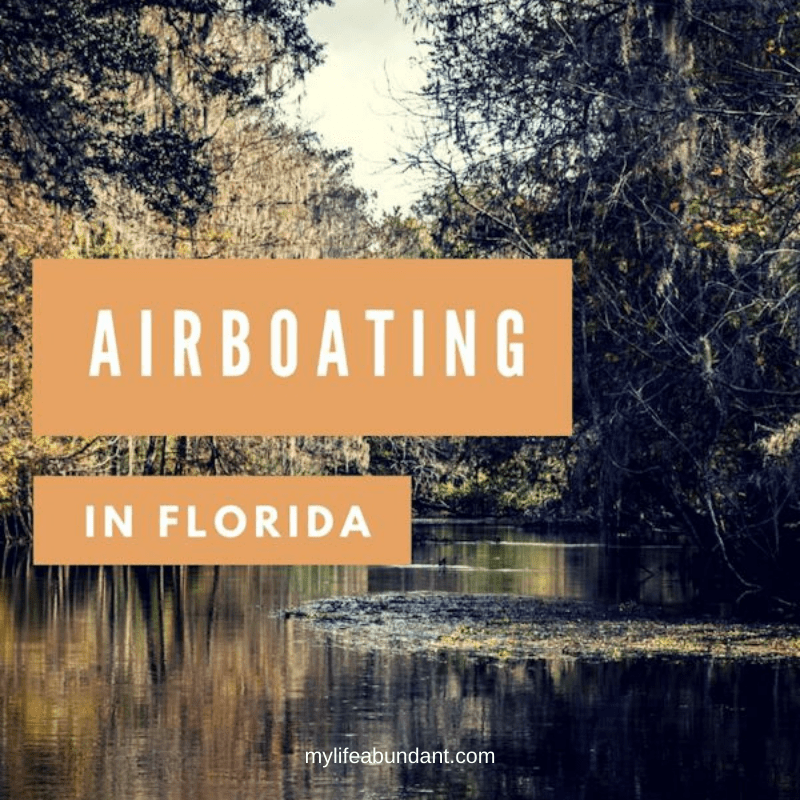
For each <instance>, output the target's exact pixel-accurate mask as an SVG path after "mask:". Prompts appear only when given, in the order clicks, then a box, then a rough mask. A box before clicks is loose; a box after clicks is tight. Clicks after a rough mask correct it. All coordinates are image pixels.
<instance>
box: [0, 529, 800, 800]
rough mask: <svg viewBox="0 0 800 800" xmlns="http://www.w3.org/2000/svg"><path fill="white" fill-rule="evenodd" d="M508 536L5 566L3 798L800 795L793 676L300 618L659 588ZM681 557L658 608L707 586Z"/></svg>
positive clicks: (589, 559) (798, 700) (799, 697)
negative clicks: (354, 600) (323, 763)
mask: <svg viewBox="0 0 800 800" xmlns="http://www.w3.org/2000/svg"><path fill="white" fill-rule="evenodd" d="M486 533H487V532H486V531H484V535H483V538H482V539H481V538H480V532H479V531H477V530H476V529H472V532H471V533H470V534H469V536H465V535H464V533H463V532H461V531H455V530H450V531H446V532H442V536H437V541H436V542H433V543H429V544H425V545H420V549H418V550H417V551H416V556H415V557H417V558H420V559H422V558H425V559H427V560H428V562H429V566H428V567H427V568H426V567H425V566H419V567H416V568H411V569H402V570H391V569H383V570H366V569H363V568H341V567H338V568H335V567H328V568H326V567H297V568H198V569H177V568H174V569H173V568H165V569H152V570H151V569H133V568H122V567H114V568H107V569H74V568H73V569H67V568H58V569H34V568H32V566H31V564H30V559H29V557H28V555H27V554H23V555H22V557H21V558H13V557H7V558H6V560H5V561H4V566H3V573H2V577H0V798H3V799H4V798H15V799H16V800H33V799H34V798H52V797H59V798H66V800H71V799H72V798H76V799H77V798H106V797H108V798H111V797H142V798H164V799H165V800H173V799H177V798H199V800H205V799H206V798H208V800H211V798H215V799H216V798H219V797H226V798H227V797H230V798H241V799H242V800H250V799H251V798H252V799H253V800H255V798H259V800H263V798H265V797H276V798H284V799H285V800H291V799H292V798H299V797H303V798H306V797H311V798H319V799H320V800H327V798H339V797H359V798H361V797H364V798H389V797H409V798H413V797H425V798H477V797H497V798H534V797H535V798H544V797H558V798H560V799H562V798H563V799H565V800H571V799H572V798H593V797H598V798H601V797H602V798H617V797H619V798H631V797H647V798H661V797H664V798H667V797H669V798H670V800H672V799H673V798H674V797H675V796H683V797H684V798H707V799H708V798H711V799H712V800H716V799H717V798H720V800H721V798H725V800H728V799H729V798H732V797H733V798H735V797H748V798H750V797H758V798H765V799H766V800H770V799H771V798H790V797H792V798H793V797H796V796H797V794H798V788H800V787H798V775H800V763H798V760H799V759H800V713H798V712H800V708H798V706H800V691H799V690H800V685H798V672H797V670H796V668H795V667H793V666H789V665H780V664H779V665H774V664H773V665H763V664H762V665H759V664H744V665H742V664H738V665H733V664H730V663H726V662H722V661H713V660H704V661H692V660H687V661H686V662H684V663H678V662H674V661H673V662H665V661H661V660H634V661H630V662H616V663H607V664H603V663H587V662H577V661H574V660H554V661H536V662H531V663H528V664H518V665H513V666H509V665H506V666H503V665H492V664H487V663H476V662H474V661H469V660H467V659H464V658H463V657H461V656H458V655H452V656H444V655H436V654H434V655H432V656H409V655H403V654H392V653H386V652H363V651H357V650H352V649H349V648H347V647H346V646H343V645H342V644H341V642H340V640H338V639H331V638H330V637H329V636H328V635H327V634H325V633H321V632H318V631H315V630H313V629H311V628H310V627H309V626H308V625H306V624H305V623H303V621H302V620H296V619H285V618H284V615H283V614H282V613H281V612H282V610H283V609H286V608H288V607H292V606H294V605H297V604H299V603H301V602H303V601H305V600H309V599H312V598H316V597H326V596H330V595H334V594H355V593H362V592H365V591H367V590H383V589H385V588H388V587H387V584H388V583H391V582H392V581H395V582H401V583H404V585H405V584H408V585H409V586H411V585H413V588H423V587H422V586H419V585H418V584H416V583H414V582H415V581H422V582H424V581H429V582H430V584H429V586H426V587H424V588H437V589H443V588H448V589H452V590H458V591H464V590H473V591H520V592H526V593H530V594H543V595H544V594H547V593H548V592H550V593H553V592H556V593H559V592H563V593H565V595H566V596H573V597H585V598H592V597H617V596H620V597H621V596H622V594H626V593H629V591H630V586H634V585H639V586H640V587H645V586H646V585H647V583H648V581H647V580H642V578H643V577H646V574H644V573H643V571H642V568H641V565H633V564H630V565H624V564H623V565H622V567H620V565H619V564H618V562H616V561H615V558H617V556H615V555H614V554H609V553H608V552H607V551H605V550H604V549H601V548H596V547H577V546H568V547H561V548H556V547H551V548H550V549H549V550H548V548H547V547H546V546H545V545H544V544H529V542H530V539H526V538H525V537H524V536H522V535H521V534H518V533H517V532H509V531H496V530H494V531H491V532H489V535H488V536H487V535H486ZM498 540H499V541H498ZM572 544H573V545H574V544H576V543H572ZM526 554H527V555H526ZM625 557H626V558H628V557H629V555H626V556H625ZM675 557H676V554H675V553H673V552H663V553H661V554H656V553H647V554H646V558H647V559H650V560H649V561H647V562H646V563H647V564H648V566H647V567H646V570H650V571H653V572H654V573H655V572H657V570H659V569H660V570H662V573H663V574H662V575H661V577H660V578H659V579H658V581H657V583H658V586H659V587H660V588H659V589H658V590H657V591H656V592H654V597H656V598H657V599H656V600H655V602H667V599H666V598H671V597H673V595H672V594H670V593H669V592H672V591H675V592H677V591H678V589H674V590H673V589H669V592H667V591H666V590H665V588H664V587H671V586H672V585H673V584H672V583H671V582H670V581H673V580H675V581H677V583H676V584H675V585H676V586H678V587H679V588H680V590H681V591H684V592H685V591H686V590H687V588H689V589H690V588H691V587H690V586H688V587H687V586H686V585H683V586H682V585H681V581H680V580H678V579H675V578H674V575H673V571H671V570H670V571H668V570H666V569H663V568H664V567H665V565H666V564H668V563H671V560H674V558H675ZM442 558H445V559H447V561H446V563H445V564H443V565H441V566H440V565H439V561H440V559H442ZM450 559H452V561H451V560H450ZM470 559H475V560H474V561H472V564H473V565H474V569H473V570H469V569H467V567H469V566H470ZM617 568H624V569H628V572H629V573H630V575H629V577H631V578H632V579H635V580H632V581H627V582H625V581H622V580H621V579H619V578H617V577H615V576H614V571H615V570H616V569H617ZM548 575H549V578H548ZM665 576H667V577H665ZM670 576H671V577H670ZM668 578H669V579H668ZM548 581H549V582H548ZM623 583H624V584H625V585H624V586H623ZM503 587H508V588H503ZM646 591H650V590H649V589H648V590H646ZM620 592H622V594H620ZM562 596H563V595H562ZM675 596H677V595H675ZM341 747H350V748H352V749H357V750H371V749H372V748H377V749H378V750H387V751H390V750H398V749H400V750H413V749H414V748H420V749H425V750H444V749H448V750H449V751H450V752H452V753H454V752H456V751H469V750H475V751H485V750H491V751H494V753H495V758H496V761H495V764H494V765H493V766H488V767H477V766H457V765H452V766H449V767H442V766H440V765H423V764H406V765H388V766H387V765H383V766H362V765H351V764H339V765H335V766H334V765H331V766H330V767H329V768H328V769H323V768H322V767H320V766H312V765H310V764H307V763H306V759H305V752H306V750H312V749H313V750H332V749H334V748H341Z"/></svg>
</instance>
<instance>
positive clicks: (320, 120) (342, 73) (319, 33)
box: [287, 0, 424, 211]
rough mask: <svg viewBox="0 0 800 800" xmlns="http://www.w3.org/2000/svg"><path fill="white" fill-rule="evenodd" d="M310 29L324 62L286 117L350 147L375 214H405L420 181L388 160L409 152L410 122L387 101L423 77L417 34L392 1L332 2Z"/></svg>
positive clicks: (335, 145) (329, 143)
mask: <svg viewBox="0 0 800 800" xmlns="http://www.w3.org/2000/svg"><path fill="white" fill-rule="evenodd" d="M308 26H309V30H310V31H311V35H312V36H313V37H314V39H315V40H317V41H319V42H323V43H324V44H325V64H323V65H322V66H321V67H317V68H316V69H315V70H313V71H312V72H311V74H310V75H309V76H308V77H307V78H306V80H305V86H304V87H303V88H302V89H301V91H300V94H299V95H298V94H297V93H295V94H294V95H293V97H292V99H291V100H290V101H289V103H288V105H287V111H288V112H289V115H290V118H293V119H295V120H299V121H302V122H303V123H304V124H305V125H306V126H308V127H309V128H311V129H312V130H314V131H316V132H317V133H319V134H320V135H321V138H322V143H323V145H325V146H326V147H329V148H332V149H339V148H350V149H352V151H353V161H354V172H353V180H354V183H355V184H356V185H357V186H360V187H361V188H363V189H366V190H367V191H368V192H373V191H376V192H377V193H378V198H377V208H378V209H379V210H382V211H391V210H392V209H393V208H394V206H395V205H399V206H400V207H401V208H402V209H404V210H408V207H409V205H410V204H411V203H412V202H413V201H414V199H416V197H417V196H418V195H419V194H420V193H421V191H422V189H423V184H422V181H421V179H420V177H419V176H418V175H414V174H408V173H407V174H405V175H404V174H402V173H401V172H400V169H399V168H398V167H396V166H394V167H393V166H391V165H390V163H389V160H390V159H391V158H392V157H393V156H397V155H398V151H402V150H403V149H404V148H405V149H409V148H410V146H411V144H410V139H409V137H408V134H409V132H410V130H411V125H412V121H411V117H410V115H408V114H406V113H405V112H404V110H403V107H402V104H401V103H399V102H398V101H397V99H392V97H393V96H394V97H395V98H402V97H403V95H404V94H405V93H408V92H411V91H414V90H415V89H417V88H419V87H420V86H421V84H422V81H423V79H424V70H423V68H422V67H421V66H420V64H419V61H420V60H421V58H422V49H421V48H418V47H417V46H416V45H415V41H414V40H415V36H416V34H414V33H413V32H412V30H411V28H410V27H407V26H405V25H403V23H402V22H401V21H400V19H399V17H398V15H397V11H396V9H395V5H394V2H393V0H389V2H384V0H335V5H334V6H332V7H328V6H325V7H322V8H319V9H316V10H315V11H314V12H312V14H311V15H310V16H309V18H308ZM415 60H416V62H417V63H416V65H415V63H414V62H415Z"/></svg>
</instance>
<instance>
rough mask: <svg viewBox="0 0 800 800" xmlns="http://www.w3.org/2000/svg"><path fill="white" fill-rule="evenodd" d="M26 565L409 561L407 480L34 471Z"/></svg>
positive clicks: (399, 562)
mask: <svg viewBox="0 0 800 800" xmlns="http://www.w3.org/2000/svg"><path fill="white" fill-rule="evenodd" d="M34 515H35V516H34V519H35V525H36V536H35V537H34V540H33V558H34V563H35V564H37V565H40V564H150V565H155V564H409V563H411V479H410V478H407V477H369V476H366V477H362V476H358V477H351V476H346V477H338V476H337V477H317V476H315V477H283V476H281V477H191V478H187V477H169V478H166V477H141V476H139V477H91V478H86V477H67V478H62V477H52V476H50V477H36V478H34Z"/></svg>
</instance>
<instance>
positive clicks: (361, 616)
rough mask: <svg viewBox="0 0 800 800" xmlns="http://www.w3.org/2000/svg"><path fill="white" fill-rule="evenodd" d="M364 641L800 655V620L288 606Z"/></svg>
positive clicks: (435, 648)
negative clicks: (775, 621)
mask: <svg viewBox="0 0 800 800" xmlns="http://www.w3.org/2000/svg"><path fill="white" fill-rule="evenodd" d="M287 616H288V617H291V618H299V619H302V620H304V621H305V622H307V623H308V624H313V625H315V626H319V627H320V628H322V629H325V630H327V631H330V632H331V633H332V634H333V635H335V636H337V637H338V638H340V639H341V640H342V641H343V643H347V644H351V645H353V646H356V647H368V648H391V649H393V650H402V651H407V652H419V651H428V652H432V653H436V652H442V651H460V652H463V653H466V654H470V655H475V656H482V657H488V658H494V659H510V660H521V659H531V658H554V657H575V658H591V659H603V660H617V659H623V658H632V657H648V656H652V657H656V656H657V657H672V658H687V657H713V658H728V659H747V660H757V661H775V660H782V659H800V625H789V624H770V623H767V624H750V623H739V622H731V621H724V620H723V621H719V620H708V619H687V618H680V619H675V618H666V617H663V616H659V615H657V614H655V613H652V612H650V611H648V610H647V609H643V608H641V607H639V606H635V605H632V604H631V605H628V604H623V605H621V606H612V607H610V608H603V607H599V606H597V605H595V604H589V603H581V602H576V601H552V600H539V599H536V598H530V597H512V596H505V595H463V594H436V593H429V592H410V593H406V594H377V595H366V596H361V597H337V598H330V599H326V600H318V601H315V602H312V603H307V604H305V605H303V606H300V607H298V608H295V609H292V610H291V611H289V612H287Z"/></svg>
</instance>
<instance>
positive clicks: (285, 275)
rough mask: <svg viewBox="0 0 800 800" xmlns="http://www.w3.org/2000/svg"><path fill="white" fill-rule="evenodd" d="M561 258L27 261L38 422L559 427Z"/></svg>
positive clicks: (62, 431) (564, 340)
mask: <svg viewBox="0 0 800 800" xmlns="http://www.w3.org/2000/svg"><path fill="white" fill-rule="evenodd" d="M571 287H572V277H571V265H570V262H569V261H544V260H543V261H536V260H477V261H476V260H471V261H459V260H447V261H444V260H416V261H404V260H366V261H336V260H321V261H266V260H264V261H224V260H220V261H180V260H140V261H136V260H119V261H117V260H56V261H37V262H35V265H34V334H33V345H34V346H33V356H34V372H33V424H34V433H35V434H37V435H47V434H51V435H79V436H94V435H102V434H122V433H126V434H154V435H155V434H162V435H163V434H186V435H202V434H208V433H215V434H219V435H246V434H264V435H268V434H291V435H294V434H296V435H312V434H318V435H369V434H374V435H498V436H502V435H569V434H570V433H571V430H572V358H571V356H572V321H571Z"/></svg>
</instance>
